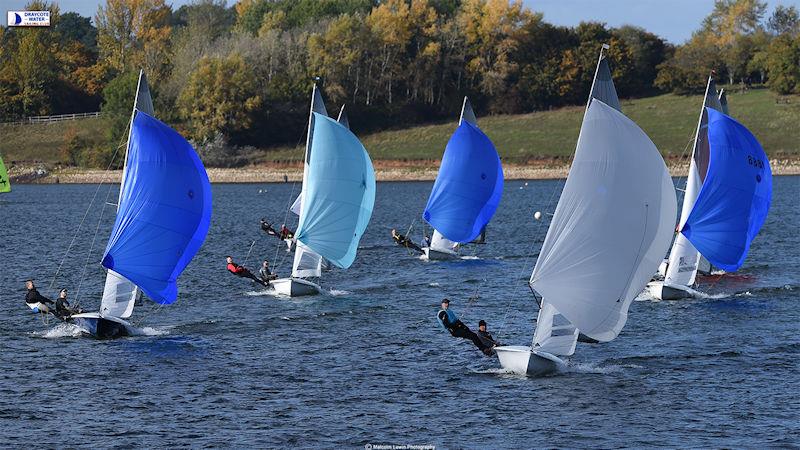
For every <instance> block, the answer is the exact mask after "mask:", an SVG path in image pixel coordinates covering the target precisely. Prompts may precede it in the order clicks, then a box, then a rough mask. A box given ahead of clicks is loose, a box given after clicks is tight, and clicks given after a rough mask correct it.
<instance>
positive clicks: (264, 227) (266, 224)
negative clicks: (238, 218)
mask: <svg viewBox="0 0 800 450" xmlns="http://www.w3.org/2000/svg"><path fill="white" fill-rule="evenodd" d="M261 229H262V230H264V231H265V232H266V233H267V234H268V235H270V236H275V237H278V232H277V231H275V228H272V224H271V223H269V222H267V221H266V219H264V218H263V217H262V218H261Z"/></svg>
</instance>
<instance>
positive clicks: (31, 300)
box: [25, 280, 53, 314]
mask: <svg viewBox="0 0 800 450" xmlns="http://www.w3.org/2000/svg"><path fill="white" fill-rule="evenodd" d="M25 287H26V288H28V293H27V294H25V303H27V304H28V306H29V307H30V308H31V309H32V310H33V312H37V313H41V314H48V313H51V312H52V311H51V310H50V307H48V306H47V305H48V304H49V305H52V304H53V301H52V300H50V299H49V298H47V297H45V296H43V295H42V294H40V293H39V291H38V290H36V286H35V285H34V284H33V280H27V281H25Z"/></svg>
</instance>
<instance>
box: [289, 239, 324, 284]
mask: <svg viewBox="0 0 800 450" xmlns="http://www.w3.org/2000/svg"><path fill="white" fill-rule="evenodd" d="M320 275H322V257H321V256H319V255H318V254H316V253H314V252H313V251H311V249H309V248H308V247H306V246H305V245H304V244H303V243H302V242H299V241H298V242H297V248H296V249H295V251H294V264H292V276H293V277H295V278H307V277H318V276H320Z"/></svg>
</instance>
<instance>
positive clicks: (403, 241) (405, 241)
mask: <svg viewBox="0 0 800 450" xmlns="http://www.w3.org/2000/svg"><path fill="white" fill-rule="evenodd" d="M392 239H394V241H395V242H397V245H399V246H401V247H405V248H410V249H413V250H416V251H418V252H420V253H424V252H423V251H422V249H421V248H419V245H417V244H415V243H413V242H411V239H409V238H408V237H406V236H403V235H402V234H400V233H398V232H397V229H395V228H392Z"/></svg>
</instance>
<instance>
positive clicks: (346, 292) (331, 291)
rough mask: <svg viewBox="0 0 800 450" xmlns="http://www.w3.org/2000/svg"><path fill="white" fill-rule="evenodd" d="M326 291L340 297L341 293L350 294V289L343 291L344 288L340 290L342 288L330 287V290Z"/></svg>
mask: <svg viewBox="0 0 800 450" xmlns="http://www.w3.org/2000/svg"><path fill="white" fill-rule="evenodd" d="M328 293H329V294H330V295H331V296H333V297H341V296H343V295H350V294H351V292H350V291H345V290H342V289H331V290H330V291H328Z"/></svg>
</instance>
